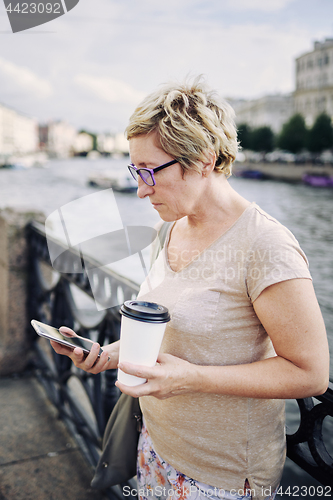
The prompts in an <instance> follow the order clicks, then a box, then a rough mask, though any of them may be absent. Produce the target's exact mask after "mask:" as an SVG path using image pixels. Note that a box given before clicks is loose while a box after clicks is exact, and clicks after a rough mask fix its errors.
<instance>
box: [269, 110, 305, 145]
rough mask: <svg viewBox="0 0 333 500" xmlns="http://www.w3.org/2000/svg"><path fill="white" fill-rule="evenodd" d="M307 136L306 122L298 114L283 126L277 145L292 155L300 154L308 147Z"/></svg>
mask: <svg viewBox="0 0 333 500" xmlns="http://www.w3.org/2000/svg"><path fill="white" fill-rule="evenodd" d="M307 134H308V131H307V128H306V125H305V120H304V118H303V116H302V115H301V114H298V113H297V114H295V115H293V116H292V117H291V118H290V120H289V121H288V122H286V123H285V124H284V125H283V127H282V130H281V132H280V135H279V136H278V140H277V145H278V147H279V148H281V149H285V150H287V151H290V152H291V153H294V154H295V153H299V152H300V151H301V150H302V149H303V148H304V147H305V146H306V142H307Z"/></svg>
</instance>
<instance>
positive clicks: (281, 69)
mask: <svg viewBox="0 0 333 500" xmlns="http://www.w3.org/2000/svg"><path fill="white" fill-rule="evenodd" d="M35 1H36V2H38V0H35ZM0 2H1V0H0ZM14 4H15V0H14V2H13V5H14ZM329 37H333V1H332V0H80V1H79V3H78V4H77V5H76V6H75V7H74V8H73V9H72V10H71V11H69V12H68V13H66V14H65V15H64V16H61V17H59V18H57V19H54V20H53V21H51V22H49V23H46V24H44V25H41V26H38V27H36V28H32V29H29V30H26V31H22V32H19V33H12V32H11V28H10V24H9V20H8V17H7V13H6V11H5V7H4V4H3V2H1V3H0V103H2V104H5V105H7V106H10V107H12V108H14V109H15V110H17V111H20V112H22V113H25V114H27V115H29V116H34V117H36V118H37V119H38V121H39V122H41V123H45V122H47V121H49V120H58V119H59V120H65V121H67V122H68V123H70V124H72V125H74V126H75V127H76V128H77V129H87V130H89V131H92V132H97V133H99V132H112V133H115V132H122V131H123V130H124V128H125V127H126V124H127V120H128V118H129V116H130V114H131V113H132V111H133V110H134V109H135V107H136V106H137V104H138V103H139V102H140V101H141V100H142V99H143V98H144V96H145V95H147V94H148V93H149V92H151V91H153V90H155V89H156V87H157V86H158V85H160V84H162V83H165V82H167V81H170V80H177V81H182V80H184V79H185V78H186V77H193V76H196V75H199V74H202V75H203V76H204V78H205V80H206V82H207V84H208V85H209V86H210V87H211V88H214V89H216V90H217V91H218V92H219V94H220V95H221V96H222V97H225V98H228V97H229V98H245V99H251V98H257V97H261V96H263V95H268V94H275V93H288V92H292V91H293V90H294V85H295V83H294V82H295V76H294V60H295V57H298V56H300V55H301V54H303V53H306V52H309V51H311V50H312V48H313V43H314V41H315V40H324V39H325V38H329Z"/></svg>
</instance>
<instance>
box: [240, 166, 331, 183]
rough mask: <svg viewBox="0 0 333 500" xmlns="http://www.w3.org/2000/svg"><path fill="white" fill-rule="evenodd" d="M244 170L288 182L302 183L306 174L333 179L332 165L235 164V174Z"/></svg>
mask: <svg viewBox="0 0 333 500" xmlns="http://www.w3.org/2000/svg"><path fill="white" fill-rule="evenodd" d="M244 170H253V171H259V172H262V173H263V174H264V175H265V176H267V177H270V178H272V179H278V180H283V181H288V182H301V181H302V177H303V175H304V174H310V173H311V174H318V175H319V174H324V175H328V176H330V177H333V166H332V165H313V164H312V163H305V164H299V165H298V164H295V163H250V162H244V163H235V164H234V166H233V173H234V174H235V175H237V174H241V173H242V172H243V171H244Z"/></svg>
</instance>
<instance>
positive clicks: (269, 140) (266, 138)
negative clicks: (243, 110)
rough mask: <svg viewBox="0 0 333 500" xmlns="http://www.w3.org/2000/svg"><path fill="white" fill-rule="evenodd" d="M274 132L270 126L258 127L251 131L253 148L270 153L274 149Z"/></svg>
mask: <svg viewBox="0 0 333 500" xmlns="http://www.w3.org/2000/svg"><path fill="white" fill-rule="evenodd" d="M274 139H275V137H274V132H273V131H272V129H271V128H270V127H268V126H264V127H258V128H255V129H253V130H252V132H251V149H252V150H253V151H259V152H263V153H268V152H269V151H273V149H274V142H275V141H274Z"/></svg>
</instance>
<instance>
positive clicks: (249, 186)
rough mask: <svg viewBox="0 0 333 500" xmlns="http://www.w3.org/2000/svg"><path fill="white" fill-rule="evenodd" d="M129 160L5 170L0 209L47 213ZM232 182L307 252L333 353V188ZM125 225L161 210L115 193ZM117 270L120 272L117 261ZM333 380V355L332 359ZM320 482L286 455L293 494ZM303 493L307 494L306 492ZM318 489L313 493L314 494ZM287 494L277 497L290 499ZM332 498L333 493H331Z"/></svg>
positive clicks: (0, 175) (153, 217)
mask: <svg viewBox="0 0 333 500" xmlns="http://www.w3.org/2000/svg"><path fill="white" fill-rule="evenodd" d="M126 163H127V159H126V158H122V159H98V160H88V159H81V158H78V159H71V160H52V161H50V162H49V163H48V164H47V168H31V169H26V170H7V169H0V208H5V207H14V208H20V209H23V210H26V211H35V210H39V211H42V212H43V213H44V214H45V215H46V216H48V215H49V214H51V213H52V212H53V211H54V210H56V209H57V208H59V207H61V206H63V205H65V204H66V203H69V202H70V201H73V200H75V199H77V198H80V197H83V196H85V195H88V194H92V193H95V192H97V188H95V187H91V186H89V185H88V182H87V180H88V176H89V175H90V174H91V173H96V172H98V171H101V170H110V171H119V170H122V169H124V170H126ZM230 182H231V185H232V186H233V187H234V188H235V189H236V190H237V191H238V192H239V193H240V194H241V195H243V196H244V197H245V198H247V199H248V200H250V201H255V202H256V203H257V204H258V205H260V206H261V207H262V208H263V209H264V210H266V211H267V212H268V213H269V214H271V215H272V216H274V217H276V218H277V219H278V220H279V221H280V222H281V223H282V224H284V225H285V226H287V227H288V228H289V229H290V230H291V231H292V232H293V234H294V235H295V236H296V238H297V239H298V241H299V243H300V245H301V247H302V248H303V250H304V251H305V253H306V255H307V257H308V260H309V263H310V271H311V274H312V277H313V282H314V287H315V290H316V294H317V297H318V301H319V304H320V307H321V310H322V313H323V316H324V320H325V324H326V328H327V332H328V338H329V343H330V348H331V352H333V252H332V250H333V231H332V229H333V223H332V222H333V189H317V188H312V187H309V186H305V185H302V184H288V183H284V182H278V181H272V180H264V181H263V180H254V179H241V178H231V180H230ZM115 196H116V201H117V206H118V209H119V212H120V215H121V218H122V222H123V224H124V225H147V226H153V225H154V224H155V223H156V222H157V221H158V220H159V217H158V214H157V213H156V212H155V211H154V209H153V208H152V207H151V205H150V203H149V200H139V199H138V198H137V197H136V195H135V194H134V193H133V194H121V193H115ZM114 268H115V270H117V271H121V269H119V268H117V265H114ZM127 273H128V275H129V277H130V278H131V279H133V280H135V281H140V280H141V277H142V269H136V268H135V266H133V267H132V268H131V267H127ZM330 373H331V379H332V377H333V356H332V357H331V372H330ZM297 422H298V409H297V405H296V402H294V401H288V402H287V424H288V427H289V429H290V430H291V431H293V430H294V429H296V428H297ZM330 424H331V422H330V423H329V422H327V423H325V424H324V434H325V435H324V438H325V440H326V442H329V445H328V448H329V450H330V451H331V454H332V451H333V450H332V449H333V440H332V434H333V433H332V425H331V427H329V425H330ZM318 484H319V483H317V482H316V481H315V480H313V479H312V478H310V476H308V475H307V474H306V473H304V472H303V471H302V470H300V469H299V468H298V467H297V466H296V465H294V464H293V463H292V462H291V461H290V460H288V459H287V463H286V467H285V472H284V476H283V482H282V485H283V489H284V490H285V489H286V488H287V487H288V486H290V487H291V489H290V490H289V491H290V493H291V494H290V496H295V495H292V494H293V493H294V494H295V492H297V488H301V487H302V486H304V489H303V490H301V489H299V491H298V495H296V496H302V497H303V498H320V497H322V496H324V494H323V495H320V494H318V490H310V489H309V488H310V486H311V485H312V486H315V487H316V486H317V485H318ZM302 491H303V493H306V494H301V493H302ZM311 492H314V494H311ZM290 496H289V495H288V494H287V495H284V496H280V497H277V498H290ZM330 496H332V492H331V495H330Z"/></svg>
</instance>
